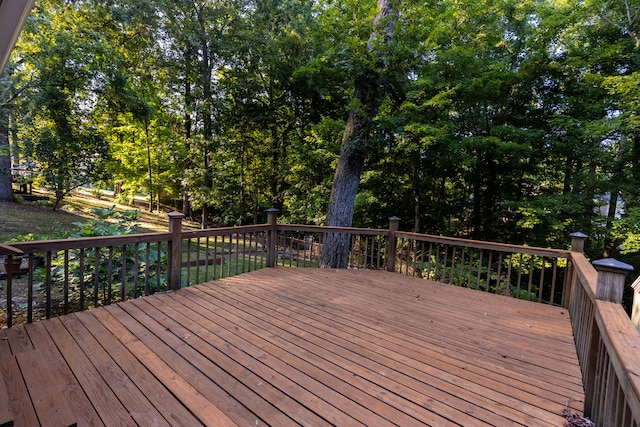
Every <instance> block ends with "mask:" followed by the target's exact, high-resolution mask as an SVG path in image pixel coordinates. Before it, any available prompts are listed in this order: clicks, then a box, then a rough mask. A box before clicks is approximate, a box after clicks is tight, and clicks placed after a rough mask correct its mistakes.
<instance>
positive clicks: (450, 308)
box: [0, 268, 583, 426]
mask: <svg viewBox="0 0 640 427" xmlns="http://www.w3.org/2000/svg"><path fill="white" fill-rule="evenodd" d="M0 337H1V338H2V339H1V340H0V373H1V374H2V375H0V380H3V381H4V388H5V389H6V391H7V396H5V399H6V401H7V402H8V406H9V409H10V411H11V413H12V415H13V418H14V419H15V425H16V426H19V425H25V426H32V425H38V424H41V425H60V424H73V423H74V422H77V424H78V425H102V424H104V425H109V426H111V425H113V426H124V425H136V424H137V425H154V426H159V425H188V426H193V425H199V424H204V425H211V426H215V425H239V426H249V425H251V426H261V425H272V426H288V425H312V426H321V425H338V426H353V425H368V426H384V425H400V426H412V425H433V426H445V425H461V426H485V425H494V426H508V425H525V426H549V425H550V426H562V425H564V418H562V416H561V411H562V410H563V409H564V408H565V407H566V405H567V404H568V405H569V407H571V408H572V409H574V410H576V411H578V412H580V411H581V410H582V400H583V387H582V380H581V374H580V368H579V365H578V361H577V358H576V349H575V345H574V340H573V335H572V330H571V325H570V321H569V315H568V312H567V310H566V309H564V308H560V307H554V306H549V305H544V304H535V303H531V302H527V301H521V300H516V299H511V298H504V297H501V296H497V295H493V294H488V293H484V292H480V291H475V290H470V289H466V288H459V287H455V286H448V285H443V284H439V283H435V282H429V281H425V280H422V279H418V278H412V277H406V276H401V275H398V274H394V273H389V272H383V271H371V270H329V269H296V268H271V269H265V270H259V271H254V272H252V273H247V274H243V275H239V276H235V277H232V278H227V279H224V280H219V281H217V282H212V283H207V284H202V285H197V286H192V287H189V288H185V289H181V290H179V291H176V292H170V293H166V294H160V295H154V296H149V297H145V298H141V299H137V300H131V301H127V302H124V303H119V304H115V305H111V306H107V307H105V308H98V309H93V310H90V311H84V312H78V313H75V314H70V315H66V316H63V317H60V318H54V319H50V320H45V321H41V322H36V323H32V324H26V325H20V326H14V327H12V328H9V329H6V330H0ZM2 388H3V385H2V384H0V390H1V389H2ZM2 405H3V401H2V396H0V411H1V410H2ZM1 421H2V420H0V425H1Z"/></svg>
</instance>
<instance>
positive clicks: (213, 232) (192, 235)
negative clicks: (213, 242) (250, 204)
mask: <svg viewBox="0 0 640 427" xmlns="http://www.w3.org/2000/svg"><path fill="white" fill-rule="evenodd" d="M268 228H269V226H268V225H267V224H257V225H241V226H237V227H218V228H205V229H203V230H188V231H183V232H182V238H183V239H196V238H198V237H207V236H223V235H227V234H242V233H253V232H256V231H266V230H267V229H268Z"/></svg>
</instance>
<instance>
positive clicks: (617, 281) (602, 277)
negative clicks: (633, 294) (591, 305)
mask: <svg viewBox="0 0 640 427" xmlns="http://www.w3.org/2000/svg"><path fill="white" fill-rule="evenodd" d="M592 264H593V266H594V267H595V269H596V270H597V271H598V281H597V284H596V298H597V299H599V300H604V301H611V302H615V303H617V304H622V294H623V291H624V280H625V277H626V276H627V273H628V272H630V271H633V267H632V266H630V265H629V264H625V263H624V262H621V261H618V260H617V259H614V258H605V259H599V260H597V261H593V263H592Z"/></svg>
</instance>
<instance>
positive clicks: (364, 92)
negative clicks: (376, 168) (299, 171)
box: [321, 0, 393, 268]
mask: <svg viewBox="0 0 640 427" xmlns="http://www.w3.org/2000/svg"><path fill="white" fill-rule="evenodd" d="M392 11H393V3H392V1H391V0H378V13H377V15H376V17H375V19H374V22H373V32H372V33H371V36H370V37H369V40H368V42H367V49H368V51H369V53H372V51H373V49H374V47H373V41H374V40H375V39H376V38H377V37H378V36H379V35H380V33H381V32H382V34H383V35H385V36H386V37H387V38H388V39H390V36H391V34H392V32H393V20H392V19H388V17H389V15H390V14H391V13H392ZM384 18H387V19H388V20H387V21H385V22H384V24H386V26H385V27H384V28H382V25H383V19H384ZM380 65H383V64H380ZM354 85H355V88H354V89H355V90H354V94H353V98H354V101H355V102H354V103H352V105H356V106H358V107H356V108H354V109H353V110H352V111H351V112H350V113H349V117H348V119H347V125H346V127H345V130H344V134H343V136H342V146H341V149H340V158H339V159H338V165H337V167H336V171H335V175H334V177H333V185H332V187H331V196H330V198H329V207H328V209H327V219H326V225H328V226H338V227H350V226H351V225H352V223H353V213H354V207H355V200H356V195H357V194H358V187H359V185H360V177H361V175H362V171H363V170H364V164H365V160H366V158H367V146H368V141H369V138H370V135H371V131H372V119H373V117H374V116H375V113H376V111H377V109H378V107H379V106H380V102H381V100H382V95H381V84H380V75H379V73H378V72H377V71H376V70H375V69H374V67H373V66H371V65H369V64H366V63H365V64H364V66H363V71H362V72H361V74H360V75H359V76H357V77H356V79H355V83H354ZM348 240H349V238H348V236H347V235H345V234H337V233H327V235H326V236H325V242H324V244H323V249H322V262H321V265H322V266H323V267H332V268H345V267H346V266H347V252H348V246H349V245H348Z"/></svg>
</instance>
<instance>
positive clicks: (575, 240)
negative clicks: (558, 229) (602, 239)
mask: <svg viewBox="0 0 640 427" xmlns="http://www.w3.org/2000/svg"><path fill="white" fill-rule="evenodd" d="M569 237H571V252H584V243H585V241H586V240H587V237H589V236H587V235H586V234H584V233H581V232H579V231H576V232H575V233H571V234H569Z"/></svg>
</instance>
